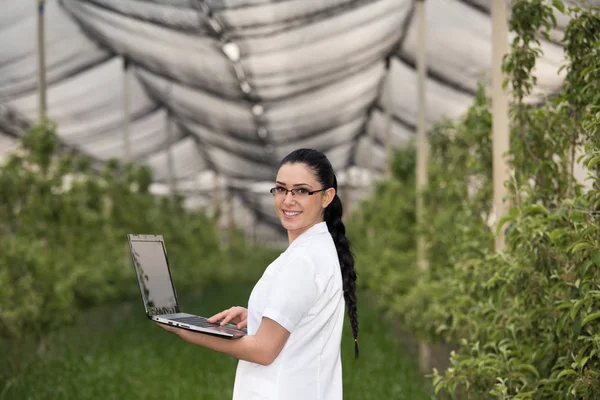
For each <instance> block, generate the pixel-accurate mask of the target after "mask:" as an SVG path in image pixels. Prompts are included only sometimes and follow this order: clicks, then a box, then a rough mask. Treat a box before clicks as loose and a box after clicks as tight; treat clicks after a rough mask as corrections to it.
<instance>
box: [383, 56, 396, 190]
mask: <svg viewBox="0 0 600 400" xmlns="http://www.w3.org/2000/svg"><path fill="white" fill-rule="evenodd" d="M390 68H391V66H390V67H388V70H387V71H386V74H385V77H384V85H385V87H384V88H383V90H385V91H386V93H387V106H386V107H385V110H384V112H385V154H386V164H385V175H386V177H387V178H388V179H390V178H391V177H392V158H393V157H394V150H393V148H392V86H391V85H389V83H390V82H389V81H390Z"/></svg>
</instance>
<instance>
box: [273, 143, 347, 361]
mask: <svg viewBox="0 0 600 400" xmlns="http://www.w3.org/2000/svg"><path fill="white" fill-rule="evenodd" d="M295 163H300V164H306V165H307V166H308V167H309V168H311V169H312V170H313V172H314V174H315V176H316V177H317V180H318V181H319V182H320V183H321V185H322V187H323V189H325V188H334V189H335V191H336V194H335V197H334V199H333V201H332V202H331V203H330V204H329V206H327V208H326V209H325V214H324V216H323V219H324V220H325V222H326V223H327V228H328V229H329V233H331V236H332V237H333V242H334V243H335V247H336V250H337V254H338V258H339V260H340V267H341V269H342V282H343V289H344V300H345V301H346V308H347V310H348V317H349V318H350V326H351V327H352V336H353V337H354V358H358V312H357V308H356V270H355V269H354V254H352V251H351V250H350V241H349V240H348V238H347V237H346V227H345V226H344V223H343V222H342V213H343V210H344V209H343V207H342V200H341V199H340V197H339V196H338V194H337V178H336V176H335V172H334V171H333V167H332V166H331V163H330V162H329V160H328V159H327V157H326V156H325V154H323V153H321V152H320V151H318V150H312V149H298V150H295V151H293V152H291V153H290V154H288V155H287V156H286V157H285V158H284V159H283V160H282V161H281V164H280V165H279V167H281V166H282V165H284V164H295Z"/></svg>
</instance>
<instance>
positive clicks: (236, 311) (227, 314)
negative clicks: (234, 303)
mask: <svg viewBox="0 0 600 400" xmlns="http://www.w3.org/2000/svg"><path fill="white" fill-rule="evenodd" d="M247 315H248V311H247V310H246V309H245V308H244V307H231V308H230V309H228V310H225V311H221V312H220V313H218V314H215V315H213V316H212V317H210V318H208V319H207V321H208V322H210V323H211V324H214V323H217V321H221V323H220V325H221V326H223V325H225V324H227V323H229V322H230V321H231V320H233V319H235V318H238V317H239V319H240V321H241V320H242V319H246V318H247Z"/></svg>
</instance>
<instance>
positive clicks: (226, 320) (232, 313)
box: [221, 307, 240, 326]
mask: <svg viewBox="0 0 600 400" xmlns="http://www.w3.org/2000/svg"><path fill="white" fill-rule="evenodd" d="M239 315H240V312H239V310H237V307H232V308H230V309H229V312H228V313H227V315H226V316H225V318H223V321H221V326H223V325H225V324H227V323H229V321H231V320H232V319H234V318H236V317H238V316H239Z"/></svg>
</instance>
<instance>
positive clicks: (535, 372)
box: [520, 364, 540, 378]
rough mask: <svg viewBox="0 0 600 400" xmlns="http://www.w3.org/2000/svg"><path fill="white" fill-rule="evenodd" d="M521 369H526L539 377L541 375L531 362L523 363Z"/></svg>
mask: <svg viewBox="0 0 600 400" xmlns="http://www.w3.org/2000/svg"><path fill="white" fill-rule="evenodd" d="M520 369H521V370H524V371H529V372H531V373H532V374H534V375H535V376H536V377H538V378H539V377H540V373H539V372H538V370H537V369H536V368H535V367H534V366H533V365H531V364H522V365H521V366H520Z"/></svg>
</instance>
